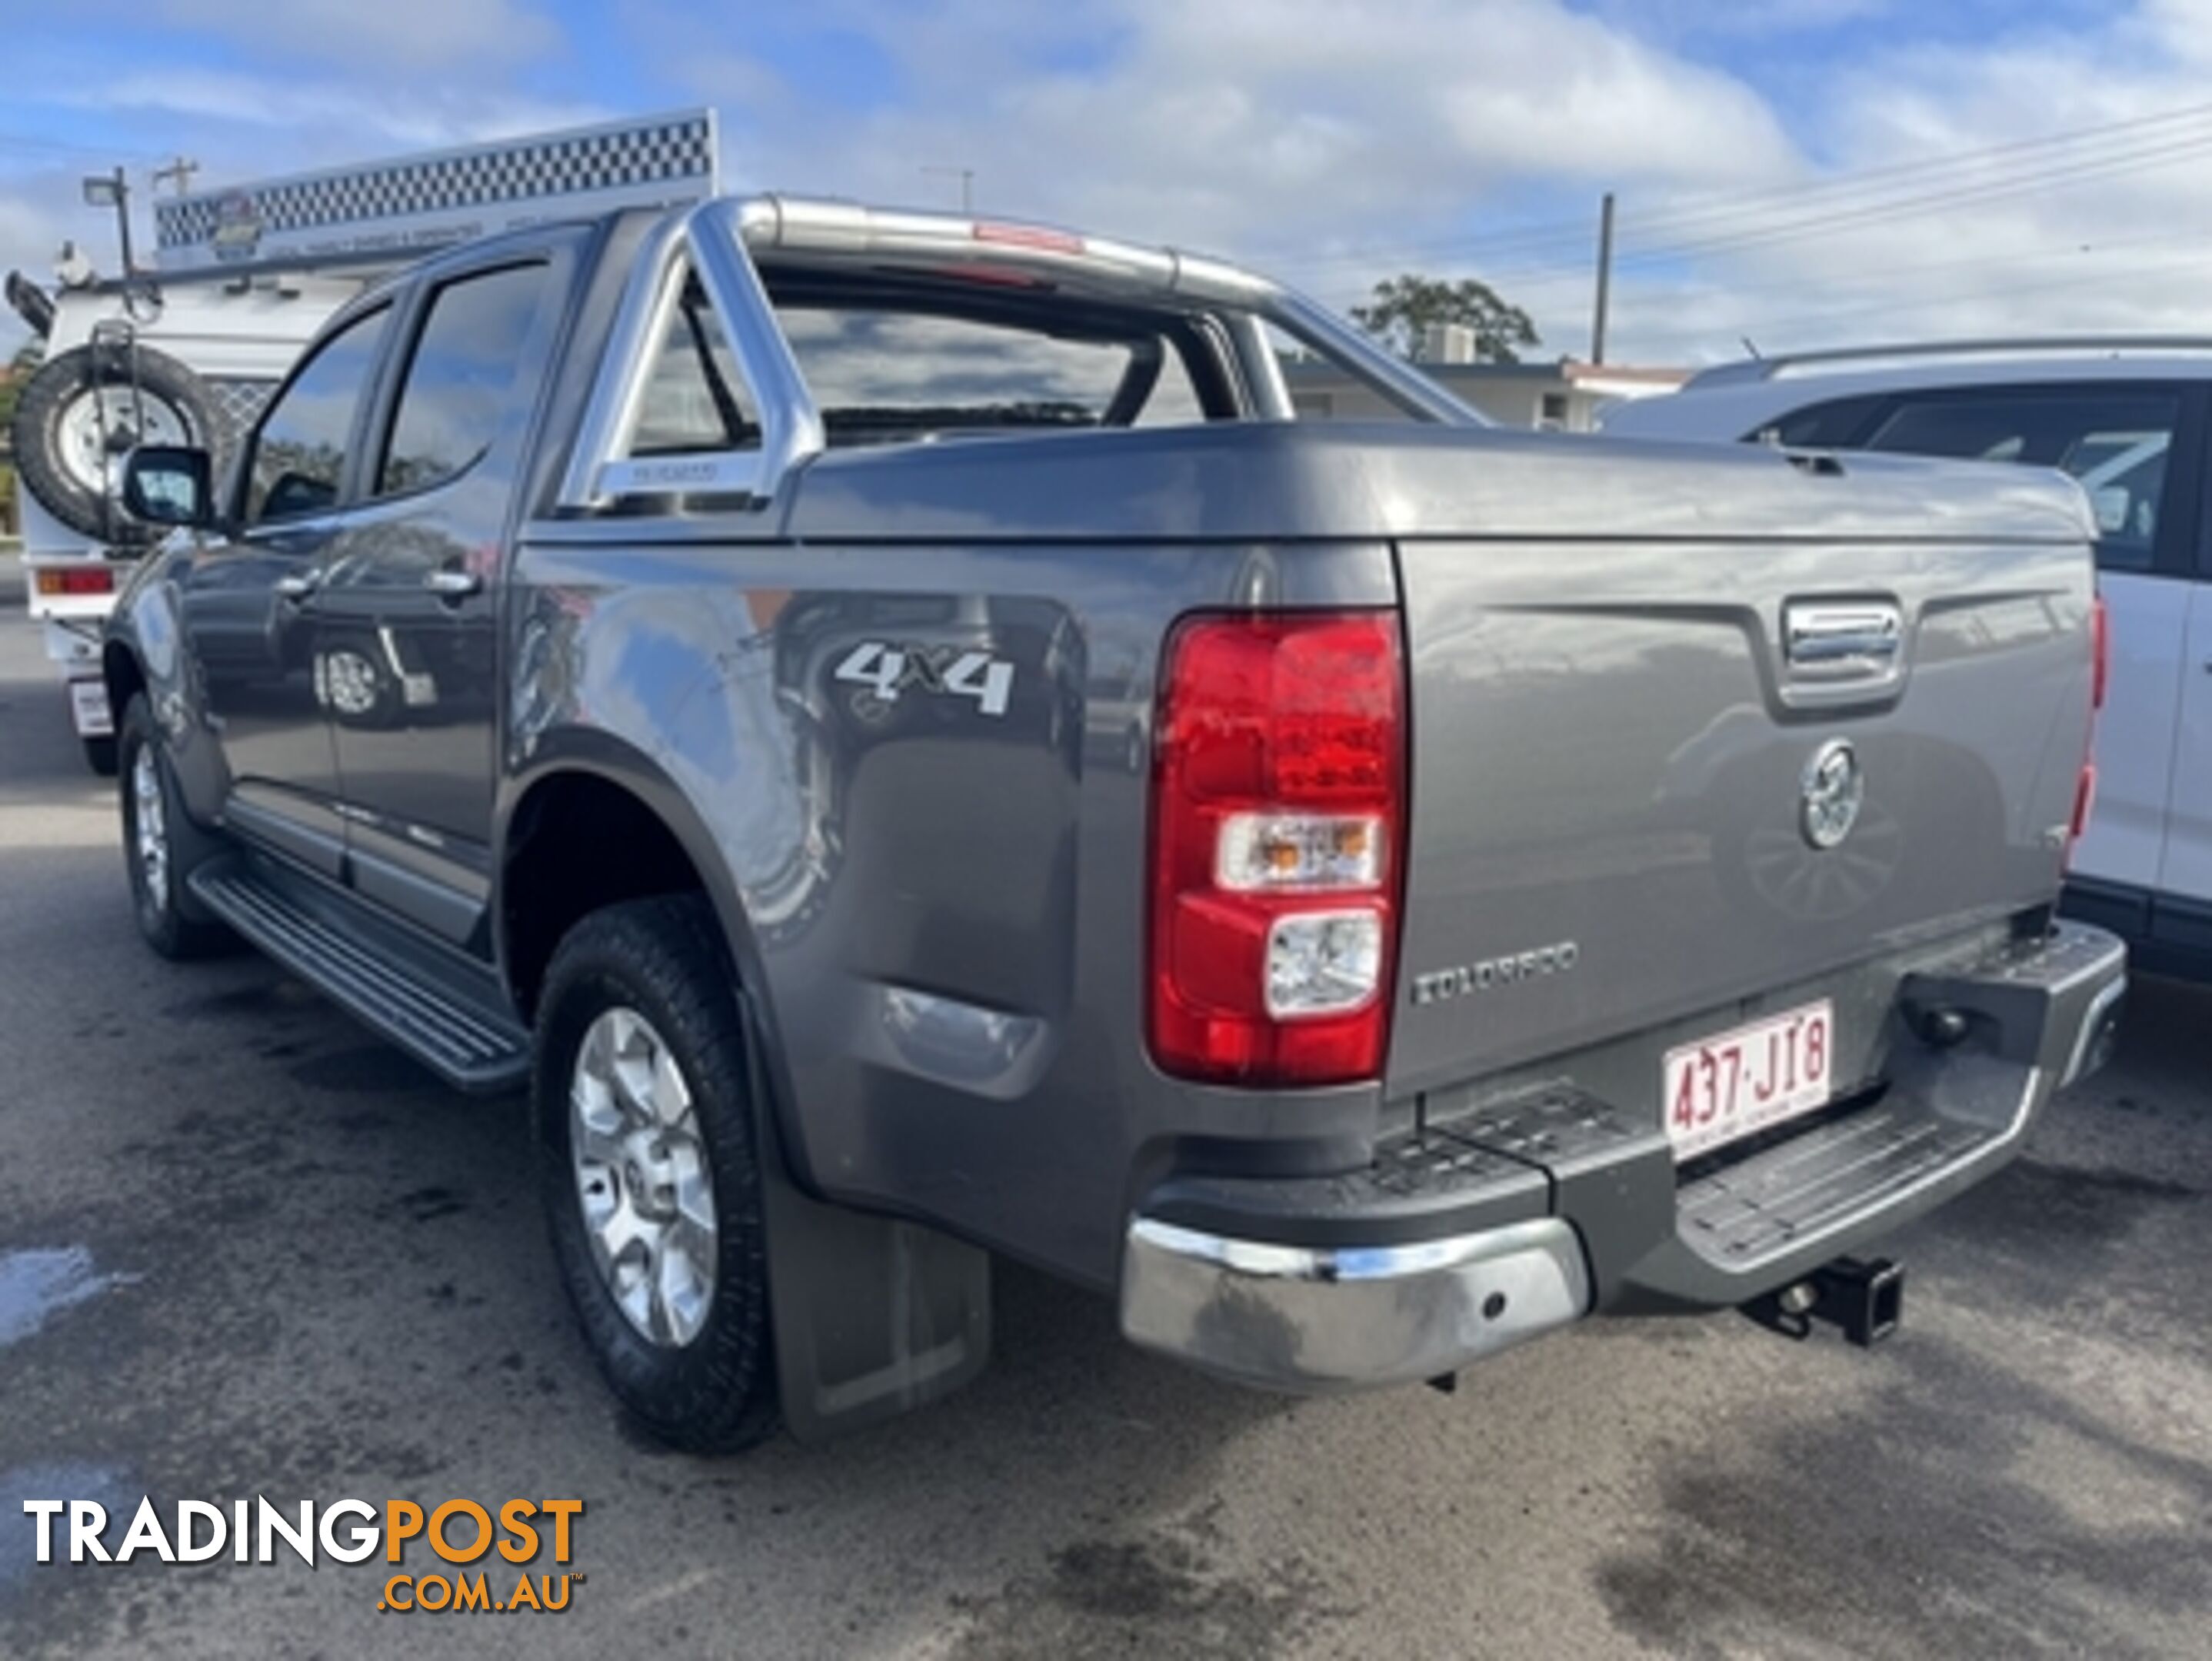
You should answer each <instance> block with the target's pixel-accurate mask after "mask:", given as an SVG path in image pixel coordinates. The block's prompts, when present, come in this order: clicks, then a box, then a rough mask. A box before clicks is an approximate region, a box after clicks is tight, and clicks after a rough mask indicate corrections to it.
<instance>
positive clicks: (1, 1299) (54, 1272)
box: [0, 1246, 138, 1349]
mask: <svg viewBox="0 0 2212 1661" xmlns="http://www.w3.org/2000/svg"><path fill="white" fill-rule="evenodd" d="M137 1278H138V1277H137V1276H136V1275H114V1274H109V1275H102V1274H99V1273H96V1272H94V1269H93V1266H92V1253H91V1252H88V1251H87V1250H86V1249H85V1248H84V1247H83V1246H58V1247H52V1248H46V1249H33V1250H29V1251H21V1252H6V1253H3V1254H0V1349H4V1348H6V1347H7V1346H8V1345H9V1344H12V1343H20V1342H21V1340H23V1339H25V1338H27V1337H30V1336H31V1335H32V1334H33V1333H34V1332H36V1331H38V1330H39V1329H40V1327H42V1326H44V1325H46V1323H47V1322H48V1321H49V1320H51V1319H52V1318H53V1317H54V1316H56V1315H58V1314H59V1313H60V1312H62V1311H63V1310H64V1309H67V1308H70V1306H73V1305H76V1304H80V1303H83V1302H85V1301H87V1300H89V1299H92V1298H96V1297H98V1296H99V1295H100V1294H101V1293H103V1292H106V1291H108V1290H110V1289H111V1288H114V1287H118V1286H128V1285H130V1284H131V1282H133V1281H135V1280H137Z"/></svg>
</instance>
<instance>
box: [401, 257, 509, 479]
mask: <svg viewBox="0 0 2212 1661" xmlns="http://www.w3.org/2000/svg"><path fill="white" fill-rule="evenodd" d="M546 280H547V269H546V267H544V265H542V264H532V265H510V266H508V267H507V268H506V269H505V270H497V271H483V272H478V273H477V274H476V275H474V276H465V277H459V278H456V279H455V280H454V281H453V282H448V283H447V284H445V285H444V286H443V287H442V288H439V289H438V290H437V291H436V292H435V294H432V295H431V297H430V309H429V313H428V316H426V317H425V318H423V321H422V332H421V333H420V334H418V335H417V336H416V338H415V353H414V356H413V357H412V359H410V361H409V363H408V365H407V379H406V382H405V384H404V387H403V389H402V390H401V391H400V394H399V409H398V415H396V416H395V417H394V418H393V421H392V439H391V442H390V443H389V444H387V445H386V446H385V452H384V460H383V464H382V465H380V467H379V468H378V470H377V478H376V490H377V494H379V495H396V494H399V493H400V492H402V491H408V490H420V489H422V488H426V487H427V486H429V485H434V484H439V483H441V482H444V481H446V480H447V479H450V478H453V477H456V476H459V475H460V474H462V473H465V472H467V471H468V470H469V469H470V468H471V467H473V466H475V465H476V464H477V462H479V461H481V460H482V459H483V455H484V452H486V451H488V450H489V449H490V448H491V443H492V440H493V439H495V437H497V436H498V433H499V428H500V423H501V421H502V420H503V419H504V418H505V415H506V414H507V409H509V407H510V394H511V393H512V392H513V387H514V379H515V375H516V373H517V371H518V370H519V368H520V365H521V361H522V355H523V349H524V348H525V347H526V345H527V344H528V343H529V340H530V331H531V326H532V324H534V323H535V322H536V321H537V319H538V306H539V303H540V302H541V301H542V300H544V295H545V291H546Z"/></svg>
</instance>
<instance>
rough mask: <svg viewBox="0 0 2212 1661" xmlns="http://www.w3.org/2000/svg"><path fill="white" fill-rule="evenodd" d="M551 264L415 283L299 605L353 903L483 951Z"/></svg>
mask: <svg viewBox="0 0 2212 1661" xmlns="http://www.w3.org/2000/svg"><path fill="white" fill-rule="evenodd" d="M563 264H565V245H559V246H556V247H554V248H552V249H550V250H549V251H548V252H547V254H546V255H545V256H544V257H542V258H526V259H524V260H521V261H520V262H518V261H516V260H515V259H514V258H513V256H512V255H511V254H510V255H509V256H508V258H507V263H506V264H502V265H499V266H496V267H492V268H489V269H485V268H479V269H476V270H469V269H467V268H465V267H464V268H462V269H460V270H456V271H454V272H453V274H452V275H450V276H447V275H442V274H435V273H434V274H433V275H432V276H430V277H429V278H428V279H427V280H426V282H424V284H423V286H422V288H421V290H420V291H419V294H418V295H417V297H416V300H415V303H414V304H413V305H411V306H410V308H409V314H408V318H407V323H406V326H407V327H409V328H410V330H411V331H412V337H413V344H412V347H411V349H410V350H409V351H408V352H407V354H406V356H405V360H404V367H403V368H402V371H401V373H400V376H399V378H398V382H397V384H396V385H395V386H394V387H393V388H392V389H391V391H390V393H389V397H388V398H387V399H386V407H385V409H384V412H383V413H382V414H381V415H380V417H379V419H378V421H376V423H375V426H376V428H377V434H378V436H377V438H376V439H375V440H374V442H373V443H372V446H371V448H370V452H369V453H370V456H371V458H372V464H371V465H370V466H369V467H368V468H366V469H365V470H364V479H363V486H362V499H361V500H360V501H359V502H358V503H357V504H356V506H353V507H352V508H351V509H350V510H349V512H347V514H346V516H345V524H344V526H343V530H341V531H340V532H339V534H338V535H337V538H336V540H335V542H334V543H333V545H332V547H331V552H330V558H329V561H328V564H327V565H326V567H325V574H324V577H323V580H322V582H321V584H320V585H319V591H318V592H317V594H316V597H315V608H316V609H315V634H316V653H315V658H316V665H315V672H316V676H317V678H318V681H319V690H320V693H321V697H322V701H323V706H324V708H325V710H326V711H327V712H328V713H329V716H330V721H331V733H332V734H333V737H334V741H335V744H336V748H337V762H338V773H339V776H340V778H341V779H342V780H343V807H342V809H341V811H342V812H343V815H344V817H345V821H346V837H347V843H348V852H349V863H350V864H351V868H352V873H353V883H354V887H355V888H356V890H357V891H358V892H360V893H361V894H362V895H363V896H364V897H365V898H368V899H369V900H374V901H376V902H377V903H378V904H380V905H382V906H386V908H388V909H390V910H392V911H395V912H398V913H400V914H401V915H403V916H404V917H406V918H409V919H410V921H412V922H415V923H417V924H422V926H424V927H426V928H428V929H430V930H432V931H434V932H435V933H437V934H439V935H441V936H442V937H445V938H447V939H448V940H451V941H453V942H455V943H470V944H474V945H476V946H478V947H480V948H483V949H487V950H488V949H489V943H488V941H486V940H485V939H483V937H482V931H483V922H484V916H485V912H486V907H487V906H488V905H489V899H490V891H491V866H490V836H491V816H492V803H493V793H494V787H495V780H496V779H497V776H498V761H497V757H496V755H495V749H494V747H495V733H496V730H497V725H498V723H497V706H498V688H499V682H498V675H497V667H498V627H497V622H498V606H497V593H496V588H497V582H498V579H499V576H500V557H499V556H500V549H501V545H502V543H504V541H505V539H506V536H507V523H508V519H509V514H510V508H511V504H512V501H513V495H514V492H515V488H516V474H517V470H519V469H520V467H521V466H522V464H523V462H524V453H523V452H524V450H525V447H526V439H527V436H528V429H529V425H530V421H531V417H532V411H533V409H534V408H535V405H536V403H537V398H536V391H537V389H538V385H539V383H540V381H541V380H542V379H543V376H544V367H545V363H546V361H547V358H548V355H549V349H550V336H551V333H552V324H553V322H554V317H553V313H554V312H555V311H556V306H554V304H553V303H552V302H553V299H554V297H555V295H556V294H557V293H559V292H561V291H562V284H561V282H560V281H559V278H560V275H561V271H560V269H559V268H561V267H562V265H563Z"/></svg>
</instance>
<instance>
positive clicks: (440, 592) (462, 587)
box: [422, 571, 483, 600]
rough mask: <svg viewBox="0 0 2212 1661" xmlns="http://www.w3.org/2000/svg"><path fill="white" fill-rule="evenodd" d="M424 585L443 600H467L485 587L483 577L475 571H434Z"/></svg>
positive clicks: (423, 580)
mask: <svg viewBox="0 0 2212 1661" xmlns="http://www.w3.org/2000/svg"><path fill="white" fill-rule="evenodd" d="M422 586H423V587H425V588H427V589H428V590H429V591H431V592H432V593H433V594H435V595H436V596H437V597H439V598H440V599H441V600H465V599H467V598H468V597H469V596H470V595H471V594H474V593H477V592H478V591H481V590H482V589H483V578H482V577H479V576H478V575H477V573H475V572H473V571H433V572H432V573H430V574H429V575H428V576H427V577H425V578H423V579H422Z"/></svg>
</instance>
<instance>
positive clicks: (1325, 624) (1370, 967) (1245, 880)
mask: <svg viewBox="0 0 2212 1661" xmlns="http://www.w3.org/2000/svg"><path fill="white" fill-rule="evenodd" d="M1405 700H1406V693H1405V663H1404V658H1403V653H1402V651H1401V646H1400V640H1399V630H1398V618H1397V615H1396V614H1395V612H1390V611H1329V612H1261V613H1248V614H1239V615H1235V616H1203V617H1196V618H1192V619H1189V620H1187V621H1184V622H1183V623H1182V624H1181V625H1180V626H1179V627H1177V628H1176V631H1175V633H1174V634H1173V635H1172V636H1171V637H1170V640H1169V642H1168V648H1167V661H1166V670H1165V673H1164V676H1163V677H1162V680H1161V691H1160V707H1159V721H1158V741H1157V743H1156V744H1155V747H1154V751H1153V755H1154V761H1153V773H1152V918H1151V938H1150V943H1149V948H1148V957H1149V961H1148V965H1147V980H1148V989H1147V1002H1148V1021H1147V1026H1148V1030H1149V1035H1150V1040H1151V1045H1152V1058H1153V1060H1154V1061H1155V1062H1156V1063H1158V1065H1159V1066H1160V1067H1161V1068H1162V1070H1164V1071H1166V1072H1169V1073H1172V1074H1175V1075H1177V1076H1181V1077H1184V1078H1196V1079H1206V1080H1212V1081H1215V1082H1223V1083H1231V1084H1241V1085H1250V1086H1262V1085H1267V1086H1281V1085H1316V1084H1336V1083H1343V1082H1348V1081H1351V1080H1355V1079H1366V1078H1373V1077H1376V1076H1378V1075H1379V1074H1380V1073H1381V1072H1382V1070H1383V1053H1384V1051H1385V1049H1386V1047H1387V1046H1388V1042H1389V1028H1390V981H1391V968H1392V966H1393V964H1394V963H1395V961H1396V955H1397V952H1396V949H1397V932H1398V929H1397V924H1398V912H1399V905H1400V895H1401V889H1402V887H1403V880H1404V878H1403V866H1404V846H1405V821H1406V769H1407V761H1406V716H1405Z"/></svg>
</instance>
